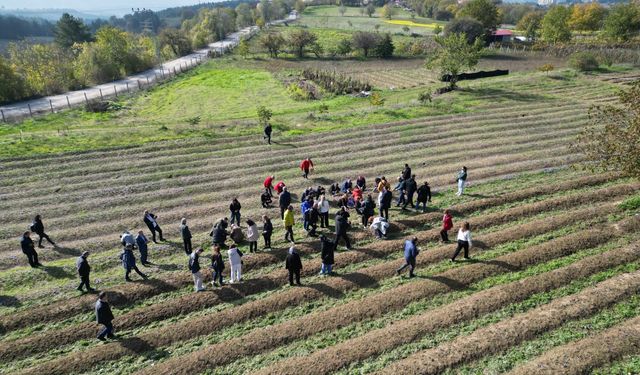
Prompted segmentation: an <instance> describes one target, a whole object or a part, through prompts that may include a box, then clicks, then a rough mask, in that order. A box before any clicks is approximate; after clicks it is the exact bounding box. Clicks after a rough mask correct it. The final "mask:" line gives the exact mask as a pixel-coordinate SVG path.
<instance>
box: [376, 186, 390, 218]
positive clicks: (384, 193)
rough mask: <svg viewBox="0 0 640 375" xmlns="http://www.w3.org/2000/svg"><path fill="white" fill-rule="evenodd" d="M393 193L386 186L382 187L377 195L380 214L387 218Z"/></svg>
mask: <svg viewBox="0 0 640 375" xmlns="http://www.w3.org/2000/svg"><path fill="white" fill-rule="evenodd" d="M392 199H393V195H392V194H391V192H390V191H389V190H387V188H386V187H384V186H383V187H382V190H381V191H380V194H379V195H378V206H379V207H380V216H382V217H384V218H385V219H387V220H389V208H390V207H391V200H392Z"/></svg>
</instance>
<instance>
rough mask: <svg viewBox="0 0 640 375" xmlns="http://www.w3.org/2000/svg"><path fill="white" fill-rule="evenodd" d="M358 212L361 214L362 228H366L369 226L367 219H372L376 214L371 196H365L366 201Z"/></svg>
mask: <svg viewBox="0 0 640 375" xmlns="http://www.w3.org/2000/svg"><path fill="white" fill-rule="evenodd" d="M360 210H361V212H362V227H364V228H367V227H368V226H369V218H370V217H373V215H375V213H376V204H375V202H374V201H373V198H372V197H371V194H369V195H367V199H366V200H365V201H364V204H363V205H362V208H361V209H360Z"/></svg>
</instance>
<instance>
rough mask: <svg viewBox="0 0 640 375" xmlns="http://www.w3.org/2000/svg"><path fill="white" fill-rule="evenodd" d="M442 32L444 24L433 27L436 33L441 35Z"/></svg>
mask: <svg viewBox="0 0 640 375" xmlns="http://www.w3.org/2000/svg"><path fill="white" fill-rule="evenodd" d="M441 32H442V26H440V25H436V27H434V28H433V33H434V34H435V35H440V33H441Z"/></svg>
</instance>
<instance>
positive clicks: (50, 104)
mask: <svg viewBox="0 0 640 375" xmlns="http://www.w3.org/2000/svg"><path fill="white" fill-rule="evenodd" d="M49 107H51V113H53V103H51V99H49Z"/></svg>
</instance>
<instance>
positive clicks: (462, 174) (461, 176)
mask: <svg viewBox="0 0 640 375" xmlns="http://www.w3.org/2000/svg"><path fill="white" fill-rule="evenodd" d="M456 181H457V182H458V192H457V193H456V195H457V196H461V195H462V193H464V185H465V184H466V183H467V167H462V169H461V170H460V171H459V172H458V176H457V177H456Z"/></svg>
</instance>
